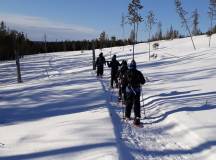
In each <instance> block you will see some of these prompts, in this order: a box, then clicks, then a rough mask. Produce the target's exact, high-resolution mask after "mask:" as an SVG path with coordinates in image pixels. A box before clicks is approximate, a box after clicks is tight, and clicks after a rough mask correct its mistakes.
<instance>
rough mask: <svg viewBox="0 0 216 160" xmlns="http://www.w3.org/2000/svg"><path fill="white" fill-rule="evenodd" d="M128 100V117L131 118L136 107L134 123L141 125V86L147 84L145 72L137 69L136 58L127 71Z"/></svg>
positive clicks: (126, 112)
mask: <svg viewBox="0 0 216 160" xmlns="http://www.w3.org/2000/svg"><path fill="white" fill-rule="evenodd" d="M126 76H127V82H126V83H127V86H126V93H127V100H126V110H125V116H126V119H131V110H132V108H133V109H134V115H135V117H134V124H135V125H140V118H141V114H140V94H141V86H142V85H143V84H145V78H144V76H143V74H142V73H141V72H140V71H138V70H137V69H136V62H135V61H134V60H132V61H131V63H130V68H129V70H128V71H127V74H126Z"/></svg>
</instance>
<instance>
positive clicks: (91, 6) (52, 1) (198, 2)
mask: <svg viewBox="0 0 216 160" xmlns="http://www.w3.org/2000/svg"><path fill="white" fill-rule="evenodd" d="M130 1H131V0H1V1H0V21H1V20H3V21H5V22H6V24H7V26H9V27H10V28H12V29H17V30H19V31H23V32H25V33H27V34H28V37H29V38H30V39H32V40H42V39H43V35H44V34H45V33H46V34H47V38H48V40H50V41H54V40H81V39H93V38H97V37H98V36H99V34H100V33H101V32H102V31H105V32H106V33H107V34H108V35H109V36H110V37H111V36H117V37H119V38H121V37H122V30H121V27H120V21H121V15H122V13H124V14H125V15H126V14H127V7H128V4H129V2H130ZM141 3H142V4H143V6H144V9H143V10H142V15H143V17H145V16H146V14H147V12H148V11H149V10H153V11H154V13H155V15H156V18H157V20H160V21H161V22H162V26H163V31H166V30H167V29H168V28H169V27H170V25H173V27H174V28H175V29H178V30H180V31H181V32H182V33H184V32H185V31H184V28H182V27H181V23H180V19H179V17H178V16H177V14H176V12H175V6H174V0H141ZM182 3H183V6H184V7H185V9H186V10H187V11H188V12H189V14H190V15H191V12H192V11H193V10H194V9H195V8H197V9H198V12H199V14H200V28H201V30H202V31H206V30H207V29H208V28H209V27H208V26H209V20H208V15H207V12H208V0H182ZM144 19H145V18H144ZM130 29H131V26H129V25H127V26H126V31H127V34H126V36H125V37H128V35H129V32H130ZM155 29H156V26H155ZM139 39H140V40H146V39H147V31H146V28H145V24H144V23H142V24H141V25H140V32H139Z"/></svg>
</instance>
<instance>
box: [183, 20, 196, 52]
mask: <svg viewBox="0 0 216 160" xmlns="http://www.w3.org/2000/svg"><path fill="white" fill-rule="evenodd" d="M184 23H185V25H186V28H187V31H188V33H189V35H190V38H191V41H192V43H193V47H194V50H196V47H195V44H194V41H193V36H192V34H191V32H190V29H189V27H188V24H187V21H186V19H184Z"/></svg>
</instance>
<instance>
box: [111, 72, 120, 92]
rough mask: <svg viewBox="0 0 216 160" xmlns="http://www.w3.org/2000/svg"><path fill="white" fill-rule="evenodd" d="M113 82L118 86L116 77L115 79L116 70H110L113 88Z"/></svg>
mask: <svg viewBox="0 0 216 160" xmlns="http://www.w3.org/2000/svg"><path fill="white" fill-rule="evenodd" d="M113 82H115V84H116V86H117V87H118V79H117V72H111V82H110V83H111V87H112V88H113Z"/></svg>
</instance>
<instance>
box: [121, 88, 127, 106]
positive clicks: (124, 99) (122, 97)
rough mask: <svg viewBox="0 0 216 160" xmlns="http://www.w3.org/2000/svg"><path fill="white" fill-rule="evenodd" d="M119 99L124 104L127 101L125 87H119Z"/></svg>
mask: <svg viewBox="0 0 216 160" xmlns="http://www.w3.org/2000/svg"><path fill="white" fill-rule="evenodd" d="M119 97H120V98H121V99H122V100H123V101H124V102H125V101H126V99H127V94H126V85H123V84H121V85H120V87H119Z"/></svg>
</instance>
